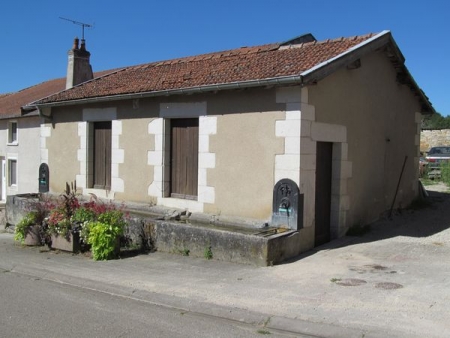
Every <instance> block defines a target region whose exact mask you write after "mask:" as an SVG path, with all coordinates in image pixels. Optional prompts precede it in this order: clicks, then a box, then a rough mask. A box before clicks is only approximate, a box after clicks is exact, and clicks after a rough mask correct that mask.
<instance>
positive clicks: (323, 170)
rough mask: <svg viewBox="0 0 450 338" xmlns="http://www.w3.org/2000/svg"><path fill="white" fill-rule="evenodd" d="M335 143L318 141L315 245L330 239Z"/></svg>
mask: <svg viewBox="0 0 450 338" xmlns="http://www.w3.org/2000/svg"><path fill="white" fill-rule="evenodd" d="M332 159H333V143H330V142H317V158H316V210H315V219H316V228H315V246H318V245H321V244H324V243H327V242H329V241H330V215H331V177H332V176H331V168H332Z"/></svg>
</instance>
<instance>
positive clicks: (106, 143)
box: [94, 121, 111, 190]
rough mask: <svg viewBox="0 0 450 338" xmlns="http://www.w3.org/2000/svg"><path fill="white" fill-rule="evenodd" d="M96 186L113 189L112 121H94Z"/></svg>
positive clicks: (97, 187) (96, 187)
mask: <svg viewBox="0 0 450 338" xmlns="http://www.w3.org/2000/svg"><path fill="white" fill-rule="evenodd" d="M94 188H95V189H106V190H110V189H111V121H108V122H95V123H94Z"/></svg>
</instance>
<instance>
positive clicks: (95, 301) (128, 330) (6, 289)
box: [0, 270, 298, 338]
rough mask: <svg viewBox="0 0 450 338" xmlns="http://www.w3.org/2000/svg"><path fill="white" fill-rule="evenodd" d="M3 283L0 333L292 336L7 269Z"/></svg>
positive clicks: (1, 276) (1, 272) (2, 275)
mask: <svg viewBox="0 0 450 338" xmlns="http://www.w3.org/2000/svg"><path fill="white" fill-rule="evenodd" d="M0 284H1V285H2V287H1V288H0V337H47V338H48V337H67V338H71V337H74V338H75V337H76V338H79V337H109V338H110V337H171V338H173V337H261V336H265V335H268V334H270V337H289V336H290V335H289V334H286V333H279V332H274V331H273V330H270V331H269V330H266V329H264V328H263V327H256V326H252V325H249V324H245V323H240V322H236V321H231V320H226V319H221V318H218V317H213V316H207V315H205V314H198V313H192V312H184V311H183V310H178V309H175V308H168V307H163V306H158V305H155V304H152V303H149V302H145V301H142V300H137V299H133V298H130V297H122V296H117V295H111V294H108V293H104V292H100V291H94V290H89V289H84V288H79V287H74V286H70V285H67V284H61V283H57V282H53V281H49V280H45V279H40V278H36V277H32V276H27V275H23V274H17V273H12V272H8V271H5V270H0ZM296 336H297V337H298V335H296Z"/></svg>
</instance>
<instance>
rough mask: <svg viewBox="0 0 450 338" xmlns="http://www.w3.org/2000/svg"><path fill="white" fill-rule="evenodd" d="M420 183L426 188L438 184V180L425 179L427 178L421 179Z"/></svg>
mask: <svg viewBox="0 0 450 338" xmlns="http://www.w3.org/2000/svg"><path fill="white" fill-rule="evenodd" d="M420 181H421V182H422V184H423V185H424V186H427V185H435V184H438V181H437V180H432V179H430V178H425V177H423V178H421V179H420Z"/></svg>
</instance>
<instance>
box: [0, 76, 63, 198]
mask: <svg viewBox="0 0 450 338" xmlns="http://www.w3.org/2000/svg"><path fill="white" fill-rule="evenodd" d="M61 84H62V87H61ZM63 88H64V79H58V80H52V81H47V82H44V83H41V84H39V85H36V86H33V87H29V88H26V89H23V90H21V91H19V92H16V93H11V94H7V95H2V96H1V97H0V161H1V166H0V197H1V201H2V202H4V201H6V196H8V195H16V194H24V193H36V192H38V171H39V166H40V164H41V153H40V149H41V144H40V140H41V117H40V116H39V114H38V112H37V111H33V110H31V111H25V110H23V109H22V108H21V106H22V105H24V104H26V102H30V100H32V99H33V98H34V97H44V96H46V95H48V94H49V93H55V92H57V91H58V90H61V89H63Z"/></svg>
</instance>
